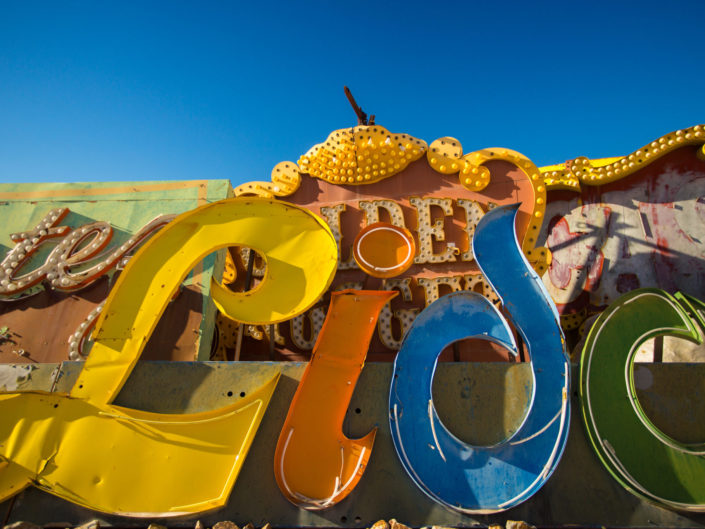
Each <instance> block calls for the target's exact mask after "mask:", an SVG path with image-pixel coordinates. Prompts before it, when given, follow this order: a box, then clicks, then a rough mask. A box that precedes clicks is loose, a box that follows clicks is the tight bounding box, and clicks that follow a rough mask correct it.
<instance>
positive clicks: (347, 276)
mask: <svg viewBox="0 0 705 529" xmlns="http://www.w3.org/2000/svg"><path fill="white" fill-rule="evenodd" d="M486 166H487V168H488V169H489V170H490V172H491V180H490V184H489V185H488V187H487V188H485V189H484V190H483V191H481V192H472V191H469V190H468V189H466V188H464V187H463V186H461V185H460V183H459V182H458V177H457V175H445V174H440V173H438V172H436V171H434V170H433V168H432V167H431V166H430V165H429V162H428V161H427V160H426V158H425V157H424V158H422V159H420V160H417V161H415V162H412V163H411V164H409V166H408V167H407V168H406V169H405V170H403V171H402V172H401V173H400V174H398V175H395V176H393V177H390V178H387V179H384V180H381V181H379V182H375V183H372V184H365V185H362V186H341V185H337V184H333V183H329V182H327V181H325V180H321V179H318V178H313V177H310V176H307V175H303V176H302V178H301V185H300V187H299V188H298V190H297V191H295V192H294V193H292V194H291V195H288V196H285V197H283V198H282V200H285V201H287V202H292V203H294V204H298V205H302V206H305V207H306V208H308V209H310V210H311V211H313V212H314V213H316V214H317V215H321V216H322V217H324V218H325V219H326V221H327V222H328V224H329V225H331V227H332V228H333V231H334V233H335V232H339V233H340V235H341V237H342V238H341V240H340V243H339V244H340V248H341V250H340V251H341V255H340V260H341V264H339V267H338V272H337V274H336V277H335V279H334V281H333V284H332V286H331V291H332V290H336V289H339V288H343V287H345V288H362V287H365V288H369V285H365V281H366V278H368V276H367V274H365V273H364V272H363V271H362V270H360V269H359V268H357V266H355V264H354V262H353V255H352V245H353V241H354V239H355V237H356V236H357V234H358V233H359V231H360V229H361V228H362V227H363V226H365V225H367V224H369V223H370V221H372V222H374V221H376V220H380V221H384V222H391V223H392V224H396V225H400V226H402V225H403V226H405V227H408V229H409V230H411V231H412V232H414V236H415V237H416V238H417V239H418V237H419V234H418V231H419V230H423V229H425V227H427V226H430V225H433V224H434V223H436V222H438V223H439V226H440V229H441V230H442V234H443V235H442V237H444V238H445V239H444V240H443V241H441V240H440V236H439V237H438V238H437V240H434V241H433V243H432V246H433V253H434V254H436V255H437V254H442V253H444V252H447V251H449V250H448V248H450V249H452V248H453V247H455V248H456V249H457V252H454V256H455V257H454V258H453V262H450V261H449V262H425V263H420V264H419V263H416V264H413V265H411V267H410V268H409V269H408V270H407V271H406V272H405V273H404V274H402V275H400V276H399V277H397V278H394V279H393V280H391V282H390V281H389V280H387V282H386V283H385V284H386V285H401V286H399V287H397V288H398V289H399V290H400V291H401V293H402V295H400V296H397V298H396V299H395V300H393V301H392V302H391V304H390V308H389V309H387V311H386V312H384V311H383V313H382V315H381V317H380V321H379V324H378V330H377V332H376V333H375V336H374V337H373V340H372V343H371V346H370V352H369V354H368V359H369V360H370V361H391V360H393V359H394V355H395V354H396V351H397V349H398V347H399V342H400V341H401V337H402V334H403V332H404V331H405V330H406V329H407V328H408V325H409V324H410V321H411V320H413V317H414V315H415V314H416V313H418V312H419V311H420V310H421V309H422V308H424V307H425V306H427V305H429V304H430V303H431V302H432V301H433V300H434V299H436V298H437V297H438V295H439V294H440V295H443V294H446V293H449V292H452V291H457V290H460V289H465V290H475V291H478V292H480V293H481V294H486V295H488V297H492V293H491V288H490V287H489V285H488V284H487V283H486V282H484V281H482V278H481V275H480V270H479V268H478V267H477V265H476V263H475V262H474V259H473V257H472V249H471V247H470V239H471V236H469V235H468V233H469V232H472V231H473V230H474V226H475V224H476V223H477V221H478V220H479V218H480V217H481V216H482V215H483V214H484V211H485V210H486V209H488V208H489V207H494V206H496V205H501V204H510V203H516V202H522V206H521V207H520V210H519V213H518V218H517V228H518V229H517V231H518V234H519V236H520V239H521V238H522V237H523V233H524V231H526V227H527V225H528V223H529V220H530V217H531V214H532V207H533V205H534V198H533V193H534V192H533V189H532V186H531V182H530V180H529V179H528V177H527V176H526V175H525V174H524V173H523V172H522V171H521V170H520V169H519V168H517V167H516V166H515V165H513V164H511V163H509V162H506V161H500V160H493V161H489V162H487V164H486ZM420 198H421V199H434V200H442V201H446V202H444V203H443V204H444V206H441V205H438V204H436V203H433V204H432V205H430V206H429V211H430V214H429V215H428V216H426V214H425V213H424V212H423V211H422V210H423V209H424V208H423V207H422V206H421V205H419V203H418V202H415V201H416V200H418V199H420ZM459 200H461V201H464V202H465V203H466V205H465V206H463V205H461V203H459V202H458V201H459ZM376 201H386V202H384V203H380V202H376ZM465 207H467V208H468V209H470V210H471V212H470V213H469V212H467V211H466V209H465ZM417 246H418V245H417ZM422 249H423V248H422ZM456 254H457V255H456ZM236 260H237V261H240V260H239V258H238V259H236ZM236 265H237V266H238V268H239V271H240V273H241V275H244V271H245V269H246V266H245V263H244V262H242V261H240V262H236ZM255 272H256V273H257V266H256V267H255ZM442 278H443V279H442ZM427 280H428V281H431V282H433V281H438V280H441V281H440V282H438V283H429V284H428V285H427V287H424V285H423V284H422V283H423V281H427ZM404 282H406V284H404ZM368 283H369V281H368ZM385 288H392V287H391V286H386V287H385ZM327 303H328V300H327V299H324V300H323V301H322V302H321V303H320V305H319V306H317V307H314V308H313V309H312V310H310V311H308V312H307V313H306V314H304V315H302V316H300V317H299V318H298V321H296V322H294V321H290V322H284V323H282V324H279V325H278V326H277V332H278V335H279V336H280V339H279V341H278V342H277V347H276V349H277V358H278V359H282V360H284V359H286V360H306V359H308V358H309V355H310V351H311V349H312V348H313V344H314V342H315V335H316V333H317V331H318V329H319V328H320V324H321V323H322V322H323V318H324V310H325V307H326V306H327ZM399 310H401V311H405V314H404V315H399V314H395V312H396V311H399ZM412 311H413V312H412ZM223 326H224V327H226V329H225V330H224V333H225V334H226V338H227V335H228V333H232V331H228V330H227V324H226V323H224V325H223ZM221 330H223V329H221ZM265 333H266V329H264V328H248V329H247V330H246V332H245V343H246V347H243V352H244V355H243V356H242V358H243V359H245V360H264V359H266V358H268V343H267V342H268V339H267V336H266V334H265ZM294 335H296V336H297V338H296V339H295V338H294ZM390 344H395V345H390ZM456 357H459V358H460V359H461V360H465V361H467V360H470V359H472V360H486V361H507V360H508V359H509V356H508V354H507V352H506V351H505V350H503V349H502V348H501V347H497V346H495V345H492V344H487V343H482V342H477V343H473V344H472V347H470V346H469V345H468V344H459V349H458V350H457V352H456ZM452 359H453V351H451V349H450V348H449V349H448V350H447V351H445V352H444V353H443V354H442V355H441V361H447V360H452Z"/></svg>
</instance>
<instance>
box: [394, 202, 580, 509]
mask: <svg viewBox="0 0 705 529" xmlns="http://www.w3.org/2000/svg"><path fill="white" fill-rule="evenodd" d="M517 209H518V206H516V205H514V206H505V207H498V208H495V209H493V210H491V211H489V212H488V213H487V214H486V215H485V216H484V217H483V219H482V220H481V221H480V223H479V224H478V226H477V229H476V231H475V237H474V241H473V250H474V252H475V258H476V259H477V262H478V264H479V266H480V268H481V270H482V272H483V274H484V276H485V278H486V279H487V280H488V281H490V283H491V285H492V286H493V287H494V289H495V291H496V292H497V294H498V295H499V296H500V298H501V299H502V301H503V304H504V308H505V309H506V311H507V312H508V313H509V315H510V318H511V320H512V323H513V324H514V326H515V327H516V328H517V330H518V331H519V333H520V334H521V336H522V338H523V340H524V342H525V343H526V345H527V347H528V349H529V354H530V356H531V365H532V371H533V391H532V396H531V399H530V402H529V407H528V411H527V413H526V416H525V418H524V421H523V423H522V425H521V426H520V427H519V429H518V430H517V431H516V432H515V433H514V435H512V436H511V437H509V438H508V439H505V440H504V441H502V442H500V443H498V444H496V445H494V446H473V445H470V444H467V443H465V442H463V441H461V440H460V439H458V438H456V437H455V436H454V435H453V434H452V433H450V432H449V431H448V429H447V428H446V427H445V426H444V425H443V423H442V422H441V420H440V419H439V417H438V414H437V413H436V408H435V407H434V405H433V397H432V393H431V391H432V383H433V375H434V372H435V370H436V365H437V362H438V355H439V354H440V353H441V351H442V350H443V349H444V348H445V347H446V346H447V345H449V344H451V343H452V342H455V341H458V340H462V339H465V338H481V339H486V340H490V341H493V342H495V343H498V344H501V345H503V346H504V347H506V348H507V349H508V350H509V351H511V352H512V353H514V354H515V355H516V353H517V347H516V344H515V342H514V337H513V335H512V332H511V330H510V328H509V326H508V324H507V322H506V321H505V320H504V318H503V316H502V315H501V314H500V313H499V311H498V310H497V309H496V308H495V307H494V306H493V305H492V304H491V303H490V302H489V301H488V300H487V299H485V298H484V297H482V296H480V295H479V294H476V293H472V292H456V293H454V294H451V295H448V296H443V297H441V298H440V299H438V300H437V301H436V302H434V303H433V304H431V305H430V306H429V307H427V308H426V309H425V310H424V311H422V312H421V314H419V316H418V317H417V318H416V320H415V321H414V323H413V325H412V326H411V328H410V329H409V332H408V333H407V335H406V337H405V339H404V341H403V343H402V347H401V350H400V351H399V354H398V355H397V358H396V361H395V363H394V376H393V378H392V384H391V389H390V395H389V420H390V428H391V433H392V439H393V441H394V447H395V448H396V451H397V454H398V456H399V459H400V460H401V462H402V465H403V466H404V469H405V470H406V471H407V473H408V474H409V476H410V477H411V479H412V480H413V481H414V483H416V485H417V486H418V487H419V488H420V489H421V490H422V491H423V492H424V493H426V494H427V495H428V496H429V497H431V498H432V499H433V500H435V501H437V502H439V503H441V504H443V505H445V506H447V507H449V508H451V509H453V510H456V511H460V512H463V513H468V514H487V513H492V512H499V511H504V510H506V509H509V508H511V507H514V506H516V505H518V504H519V503H521V502H523V501H525V500H526V499H528V498H530V497H531V496H532V495H533V494H535V493H536V492H537V491H538V490H539V489H540V488H541V487H542V486H543V484H544V483H545V482H546V481H547V480H548V478H549V477H550V476H551V474H552V473H553V471H554V469H555V468H556V466H557V465H558V462H559V460H560V458H561V455H562V454H563V450H564V448H565V444H566V440H567V438H568V425H569V422H570V421H569V419H570V402H569V400H568V395H569V394H570V369H569V367H570V364H569V361H568V358H567V356H566V354H565V342H564V339H563V333H562V331H561V328H560V324H559V319H558V313H557V312H556V309H555V306H554V305H553V302H552V301H551V298H550V297H549V295H548V293H547V292H546V290H545V288H544V286H543V283H542V282H541V279H539V277H538V276H537V275H536V273H535V272H534V271H533V270H532V269H531V267H530V265H529V263H528V262H527V261H526V259H525V258H524V255H523V254H522V252H521V249H520V247H519V244H518V242H517V240H516V232H515V229H514V222H515V217H516V212H517Z"/></svg>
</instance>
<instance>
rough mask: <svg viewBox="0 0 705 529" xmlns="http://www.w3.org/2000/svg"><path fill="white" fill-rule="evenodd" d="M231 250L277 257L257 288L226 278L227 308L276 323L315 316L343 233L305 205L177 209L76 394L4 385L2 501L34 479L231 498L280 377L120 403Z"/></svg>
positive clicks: (102, 489)
mask: <svg viewBox="0 0 705 529" xmlns="http://www.w3.org/2000/svg"><path fill="white" fill-rule="evenodd" d="M265 234H266V236H265ZM227 246H248V247H251V248H254V249H256V250H257V251H258V252H259V253H260V255H262V256H264V258H265V259H266V260H267V263H268V266H267V272H268V273H267V274H266V275H265V277H264V279H263V281H262V283H261V284H260V285H259V286H258V287H257V288H256V289H254V290H252V291H249V292H245V293H234V292H230V291H228V290H227V289H225V288H224V287H222V286H220V285H218V284H215V283H214V284H213V285H212V289H213V291H214V297H215V298H217V304H218V306H219V308H220V309H221V311H223V312H225V313H226V314H228V315H229V316H231V317H236V318H238V319H239V320H241V321H247V322H258V323H269V322H271V321H275V320H278V319H286V318H290V317H293V316H295V315H296V314H299V313H301V312H303V311H304V310H306V309H307V308H308V307H309V306H311V305H312V304H313V303H314V302H315V301H316V300H317V298H318V297H319V296H320V295H321V294H322V293H323V292H324V291H325V290H326V289H327V288H328V285H329V283H330V281H331V279H332V277H333V274H334V272H335V267H336V256H337V249H336V246H335V241H334V239H333V235H332V233H331V232H330V230H329V229H328V228H327V226H325V224H324V223H323V221H321V220H320V219H319V218H317V217H316V216H315V215H313V214H312V213H310V212H308V211H306V210H304V209H303V208H299V207H297V206H293V205H290V204H286V203H282V202H276V201H273V200H268V199H262V198H247V199H244V198H239V199H238V198H236V199H231V200H224V201H220V202H215V203H212V204H207V205H205V206H202V207H199V208H197V209H195V210H193V211H190V212H187V213H184V214H182V215H180V216H179V217H177V218H176V219H175V220H174V221H172V222H171V223H170V224H169V225H167V227H165V228H164V229H162V230H161V231H160V232H158V233H157V234H156V235H154V236H153V237H152V238H151V239H150V240H149V242H148V243H147V244H145V245H144V246H143V247H142V248H141V249H140V250H139V251H138V252H137V253H136V254H135V256H134V257H133V258H132V259H131V260H130V262H129V264H128V265H127V267H126V268H125V270H124V271H123V273H122V274H121V276H120V278H119V279H118V281H117V282H116V284H115V287H114V288H113V289H112V291H111V292H110V295H109V296H108V299H107V300H106V304H105V308H104V309H103V311H102V313H101V317H100V318H99V320H98V322H97V326H96V331H95V343H94V346H93V349H92V351H91V355H90V357H89V359H88V360H87V361H86V364H85V366H84V368H83V370H82V372H81V374H80V375H79V378H78V381H77V382H76V385H75V386H74V388H73V390H72V391H71V394H70V395H66V394H57V393H44V392H11V393H2V394H0V417H2V420H1V421H0V501H1V500H3V499H5V498H7V497H9V496H11V495H13V494H16V493H17V492H19V491H20V490H22V489H23V488H25V487H26V486H27V485H28V484H30V483H33V484H35V485H36V486H37V487H39V488H41V489H44V490H46V491H47V492H50V493H52V494H55V495H57V496H60V497H62V498H64V499H66V500H69V501H72V502H74V503H77V504H79V505H82V506H85V507H88V508H91V509H94V510H98V511H103V512H109V513H113V514H121V515H125V516H177V515H185V514H193V513H198V512H203V511H206V510H210V509H216V508H219V507H221V506H223V505H224V504H225V503H226V501H227V499H228V496H229V494H230V490H231V489H232V486H233V484H234V482H235V480H236V479H237V475H238V473H239V472H240V469H241V467H242V465H243V463H244V460H245V457H246V455H247V451H248V449H249V447H250V445H251V443H252V441H253V439H254V434H255V433H256V431H257V428H258V426H259V424H260V421H261V419H262V415H263V414H264V411H265V410H266V408H267V405H268V403H269V400H270V398H271V396H272V392H273V391H274V388H275V386H276V384H277V381H278V378H279V375H278V374H277V375H276V376H275V377H273V378H272V379H271V380H270V381H269V382H267V383H266V384H264V385H263V386H261V387H260V388H258V389H256V390H255V391H252V392H250V393H249V395H247V397H246V398H243V399H240V400H238V401H237V402H236V403H234V404H232V405H229V406H226V407H223V408H220V409H217V410H212V411H208V412H203V413H195V414H157V413H149V412H143V411H137V410H131V409H126V408H122V407H119V406H115V405H113V404H111V403H112V401H113V399H114V398H115V397H116V395H117V394H118V392H119V391H120V389H121V388H122V386H123V384H124V382H125V380H126V379H127V377H128V376H129V374H130V372H131V371H132V369H133V367H134V365H135V363H136V362H137V359H138V358H139V356H140V354H141V353H142V349H143V347H144V345H145V344H146V343H147V341H148V340H149V337H150V335H151V333H152V330H153V329H154V327H155V326H156V324H157V322H158V320H159V318H160V316H161V314H162V313H163V311H164V310H165V308H166V306H167V304H168V303H169V300H170V299H171V298H172V297H173V296H174V294H175V292H176V291H177V290H178V288H179V285H180V284H181V282H182V281H183V280H184V278H185V277H186V275H187V274H188V272H189V271H190V270H191V269H192V268H193V267H194V265H196V264H197V263H198V262H199V261H200V260H201V259H203V257H205V256H206V255H208V254H209V253H211V252H213V251H216V250H218V249H220V248H223V247H227ZM194 483H198V486H197V487H194V486H193V484H194Z"/></svg>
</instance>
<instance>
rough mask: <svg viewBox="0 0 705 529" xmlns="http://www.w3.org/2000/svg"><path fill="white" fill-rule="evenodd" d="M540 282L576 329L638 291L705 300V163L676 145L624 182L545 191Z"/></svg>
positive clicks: (686, 149)
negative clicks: (544, 267) (547, 259)
mask: <svg viewBox="0 0 705 529" xmlns="http://www.w3.org/2000/svg"><path fill="white" fill-rule="evenodd" d="M539 243H540V244H545V245H546V246H547V247H548V248H549V249H550V250H551V252H552V255H553V261H552V263H551V265H550V268H549V269H548V271H547V272H546V273H545V274H544V276H543V280H544V283H545V285H546V287H547V288H548V289H549V292H550V294H551V297H552V298H553V300H554V301H555V302H556V305H557V306H558V309H559V312H560V313H561V314H562V315H564V320H565V319H566V317H568V316H569V315H573V317H572V318H571V320H572V326H573V327H577V326H578V325H579V324H580V323H581V322H582V321H583V320H584V319H585V318H586V317H587V316H588V315H589V314H590V313H591V312H596V311H601V310H603V309H604V308H605V307H606V306H607V305H609V304H610V303H611V302H612V301H614V300H615V299H617V298H618V297H619V296H621V295H622V294H624V293H626V292H629V291H631V290H634V289H636V288H640V287H658V288H662V289H664V290H666V291H668V292H676V291H678V290H681V291H683V292H688V293H690V294H692V295H694V296H695V297H697V298H701V299H702V298H705V260H704V259H703V258H705V161H703V160H701V159H700V158H698V157H697V156H696V148H695V147H683V148H681V149H678V150H676V151H674V152H672V153H670V154H667V155H665V156H664V157H663V158H660V159H658V160H655V161H653V162H651V163H650V164H649V165H647V166H646V167H644V168H642V169H640V170H638V171H637V172H635V173H634V174H632V175H631V176H629V177H628V178H626V179H624V180H619V181H617V182H614V183H611V184H607V185H602V186H594V187H588V186H585V187H584V188H583V191H582V192H581V193H580V194H577V193H573V192H567V191H556V192H549V195H548V205H547V208H546V217H545V222H544V224H543V226H542V230H541V236H540V238H539Z"/></svg>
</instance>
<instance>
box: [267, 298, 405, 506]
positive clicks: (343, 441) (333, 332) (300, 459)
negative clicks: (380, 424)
mask: <svg viewBox="0 0 705 529" xmlns="http://www.w3.org/2000/svg"><path fill="white" fill-rule="evenodd" d="M395 295H396V293H395V292H384V291H364V290H362V291H361V290H345V291H342V292H334V293H333V294H332V296H331V303H330V308H329V310H328V316H327V317H326V321H325V322H324V324H323V328H322V329H321V333H320V335H319V337H318V341H317V342H316V346H315V348H314V350H313V356H312V358H311V361H310V362H309V364H308V366H307V367H306V371H305V372H304V375H303V377H302V379H301V383H300V384H299V387H298V389H297V390H296V394H295V395H294V398H293V400H292V402H291V407H290V408H289V413H288V414H287V417H286V420H285V421H284V426H283V427H282V431H281V434H280V435H279V441H278V442H277V450H276V453H275V455H274V475H275V477H276V480H277V485H279V489H280V490H281V491H282V493H283V494H284V496H285V497H286V498H287V499H288V500H289V501H290V502H292V503H293V504H294V505H296V506H298V507H302V508H304V509H312V510H318V509H326V508H329V507H331V506H333V505H335V504H336V503H338V502H339V501H341V500H342V499H343V498H345V497H346V496H347V495H348V494H350V493H351V492H352V491H353V490H354V489H355V487H356V486H357V484H358V482H359V481H360V478H361V477H362V475H363V473H364V471H365V468H366V467H367V462H368V461H369V459H370V456H371V454H372V447H373V445H374V440H375V435H376V432H377V429H376V428H375V429H373V430H372V431H371V432H369V433H367V434H366V435H365V436H364V437H362V438H361V439H349V438H348V437H346V436H345V434H344V433H343V429H342V426H343V419H344V418H345V413H346V410H347V409H348V405H349V403H350V398H351V397H352V394H353V391H354V390H355V383H356V382H357V378H358V377H359V376H360V372H361V371H362V367H363V365H364V364H365V357H366V356H367V349H368V347H369V344H370V339H371V338H372V333H373V332H374V329H375V325H376V324H377V316H378V315H379V312H380V310H381V309H382V306H383V305H384V304H385V303H387V302H388V301H389V300H390V299H391V298H393V297H394V296H395Z"/></svg>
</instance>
